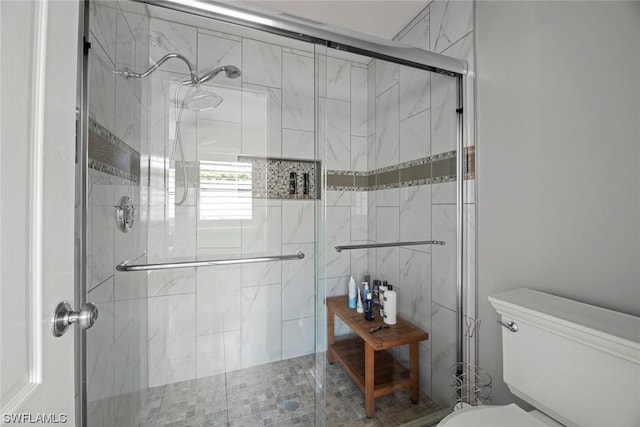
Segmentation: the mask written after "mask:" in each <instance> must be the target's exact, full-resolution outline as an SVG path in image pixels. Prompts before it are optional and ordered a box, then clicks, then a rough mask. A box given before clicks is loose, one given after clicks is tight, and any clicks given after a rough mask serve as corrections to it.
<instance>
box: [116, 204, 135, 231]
mask: <svg viewBox="0 0 640 427" xmlns="http://www.w3.org/2000/svg"><path fill="white" fill-rule="evenodd" d="M135 218H136V208H135V206H133V202H132V201H131V198H130V197H129V196H123V197H122V199H120V206H116V222H117V223H118V227H119V228H120V231H122V232H123V233H128V232H129V230H131V229H132V228H133V222H134V220H135Z"/></svg>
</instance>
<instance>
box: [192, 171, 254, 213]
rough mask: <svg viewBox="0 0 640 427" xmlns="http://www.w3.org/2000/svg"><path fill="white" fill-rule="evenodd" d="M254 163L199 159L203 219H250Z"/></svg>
mask: <svg viewBox="0 0 640 427" xmlns="http://www.w3.org/2000/svg"><path fill="white" fill-rule="evenodd" d="M251 172H252V165H251V163H240V162H214V161H201V162H200V203H199V205H200V219H201V220H220V219H251V217H252V203H251V201H252V197H251V196H252V180H251Z"/></svg>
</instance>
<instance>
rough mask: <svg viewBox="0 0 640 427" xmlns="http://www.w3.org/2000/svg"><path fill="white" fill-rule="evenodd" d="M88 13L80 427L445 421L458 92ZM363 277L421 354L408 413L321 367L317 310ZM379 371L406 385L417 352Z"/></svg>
mask: <svg viewBox="0 0 640 427" xmlns="http://www.w3.org/2000/svg"><path fill="white" fill-rule="evenodd" d="M89 11H90V13H89V29H88V33H87V35H86V36H87V38H88V40H89V41H90V43H91V46H90V49H89V53H88V56H89V58H88V59H89V61H88V62H89V69H88V70H87V76H88V82H89V83H88V86H89V94H88V102H87V106H88V109H89V135H88V153H89V156H88V159H87V168H88V171H89V173H88V175H89V180H90V182H89V194H88V195H87V206H86V208H87V216H88V224H87V235H88V242H87V245H86V247H87V253H86V254H85V255H86V272H87V277H89V278H90V280H89V283H87V286H86V298H87V300H88V301H91V302H94V303H95V304H96V305H97V306H98V308H99V310H100V317H99V321H98V322H97V323H96V325H95V326H94V327H93V328H92V329H90V330H88V331H87V332H86V349H85V355H84V356H85V361H86V370H85V372H86V373H85V381H86V387H85V391H86V400H87V425H90V426H128V425H144V426H147V425H148V426H161V425H171V424H172V423H184V424H186V425H191V424H193V425H212V426H213V425H225V426H226V425H317V426H321V425H341V424H344V423H348V422H352V421H353V422H358V423H364V424H376V423H381V424H384V425H390V426H393V425H402V424H403V423H406V422H410V421H413V420H417V419H422V418H423V417H425V416H426V417H431V418H429V419H430V420H435V419H436V418H437V417H439V416H442V415H443V413H444V412H446V408H447V407H448V404H449V398H450V391H451V387H450V379H451V366H452V365H453V364H454V363H455V362H456V361H457V359H458V350H459V347H458V346H457V344H458V340H459V339H461V335H460V328H459V322H460V313H461V309H462V308H461V305H460V298H459V296H460V289H459V284H460V277H459V273H460V270H459V266H460V262H461V261H460V257H459V249H460V246H459V238H460V236H461V234H460V233H461V229H460V227H459V221H460V220H461V210H460V209H459V208H460V206H461V204H460V202H459V200H460V199H459V197H458V196H457V188H458V184H459V181H458V180H457V178H458V176H459V174H460V171H461V169H459V168H458V162H457V159H458V157H459V155H460V153H459V152H458V147H459V145H458V144H457V142H458V141H459V139H458V138H459V135H458V134H457V131H458V126H459V123H460V122H459V114H461V112H460V110H459V106H458V96H459V93H460V92H459V87H458V86H457V83H458V79H457V78H455V77H453V76H452V75H443V74H439V73H434V72H431V71H428V70H427V69H424V68H425V67H422V68H421V67H417V68H416V66H415V65H416V64H408V63H407V62H406V61H401V60H397V61H395V62H394V58H393V57H392V56H390V55H387V56H384V55H374V56H375V57H373V56H372V57H369V56H363V55H357V54H354V53H349V52H345V51H343V50H339V49H334V48H333V47H336V43H332V42H329V41H323V40H322V39H320V38H317V37H316V38H314V37H310V36H304V37H303V36H301V37H300V38H301V39H304V40H305V41H303V40H300V39H296V38H286V37H283V36H280V35H274V34H271V33H268V32H264V31H258V30H256V29H251V28H248V27H244V26H238V25H234V24H229V23H224V22H221V21H217V20H214V19H210V18H205V17H203V16H198V15H195V14H187V13H182V12H177V11H174V10H169V9H165V8H161V7H157V6H152V5H147V4H143V3H138V2H129V1H118V2H112V1H92V2H90V9H89ZM416 22H417V23H416V24H415V26H414V27H412V28H410V29H408V30H406V32H405V34H404V36H403V37H402V38H401V39H400V42H404V43H411V44H415V43H416V40H418V41H419V40H421V39H420V37H422V36H423V35H424V34H425V25H426V26H427V28H428V25H429V15H428V14H426V15H423V16H422V17H421V18H420V19H418V20H417V21H416ZM427 33H428V31H427ZM420 47H422V46H420ZM465 172H466V170H465V171H463V173H465ZM416 241H419V242H423V243H421V244H415V242H416ZM430 241H437V242H439V244H429V243H428V242H430ZM412 242H413V243H412ZM442 243H444V244H442ZM336 246H350V248H349V249H345V250H341V251H338V250H336ZM372 246H373V247H372ZM376 246H378V247H376ZM351 277H353V278H354V280H355V281H356V283H357V284H358V285H360V284H361V283H362V282H363V281H365V280H368V281H369V283H370V285H371V286H373V285H374V283H375V281H378V280H379V281H380V282H382V281H386V282H387V283H388V284H389V285H392V286H393V288H394V290H395V291H396V293H397V296H398V298H397V314H398V316H400V317H402V318H403V319H405V320H406V321H408V322H411V323H412V324H413V325H415V327H417V328H420V329H422V330H424V332H426V333H427V334H428V339H427V340H424V341H422V342H420V343H419V345H418V357H417V361H418V365H419V370H418V373H417V377H416V378H413V377H412V379H415V380H416V382H417V383H418V384H419V386H420V393H419V398H418V399H417V400H418V402H417V403H414V402H411V399H410V396H409V392H408V391H406V390H401V391H399V389H400V388H401V387H395V388H394V386H393V385H392V386H390V387H391V388H387V389H388V390H391V389H393V390H391V391H393V393H391V394H388V395H386V396H379V397H378V398H376V400H375V405H374V414H373V415H371V414H367V413H365V398H364V396H363V394H362V393H361V391H360V390H359V389H358V381H357V379H355V378H353V376H349V369H345V366H343V365H342V364H341V363H333V364H329V363H328V361H327V351H328V335H327V334H328V329H327V324H328V320H329V319H328V318H327V314H326V307H325V302H326V298H331V297H337V296H343V295H346V294H347V292H348V282H349V279H350V278H351ZM383 324H384V321H383V319H382V318H381V317H379V316H378V317H377V318H376V319H375V321H374V322H373V323H371V325H383ZM390 331H393V326H391V328H390ZM334 332H335V336H336V339H347V340H351V339H355V338H356V335H357V334H355V333H354V330H353V329H352V328H349V327H348V326H347V325H346V324H345V323H343V322H341V321H339V320H337V321H336V322H335V329H334ZM387 332H388V331H387ZM387 332H385V333H387ZM363 348H364V347H363ZM389 353H390V355H391V356H392V357H393V359H394V360H396V361H397V362H398V363H397V365H396V366H397V368H398V372H399V373H401V375H402V376H404V377H406V375H405V374H406V373H407V372H408V371H407V368H409V367H410V362H411V361H410V352H409V350H408V347H406V346H398V347H394V348H392V349H390V351H389ZM364 366H365V365H364V362H363V369H364ZM394 375H395V374H394ZM354 379H355V381H354ZM403 381H405V382H406V378H404V380H403ZM367 415H370V416H371V418H369V417H368V416H367ZM427 421H428V420H427Z"/></svg>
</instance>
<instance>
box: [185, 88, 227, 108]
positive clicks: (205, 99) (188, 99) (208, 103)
mask: <svg viewBox="0 0 640 427" xmlns="http://www.w3.org/2000/svg"><path fill="white" fill-rule="evenodd" d="M221 102H222V97H221V96H220V95H218V94H217V93H215V92H211V91H208V90H206V89H203V88H202V87H201V86H200V85H196V86H195V89H194V90H193V91H192V92H190V93H187V95H186V96H185V98H184V100H183V101H182V105H183V106H184V107H185V108H187V109H188V110H191V111H196V112H200V111H207V110H213V109H214V108H216V107H217V106H218V105H220V103H221Z"/></svg>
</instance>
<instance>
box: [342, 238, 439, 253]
mask: <svg viewBox="0 0 640 427" xmlns="http://www.w3.org/2000/svg"><path fill="white" fill-rule="evenodd" d="M414 245H444V241H442V240H423V241H419V242H397V243H365V244H362V245H345V246H336V247H335V249H336V252H342V251H349V250H352V249H370V248H389V247H393V246H414Z"/></svg>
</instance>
